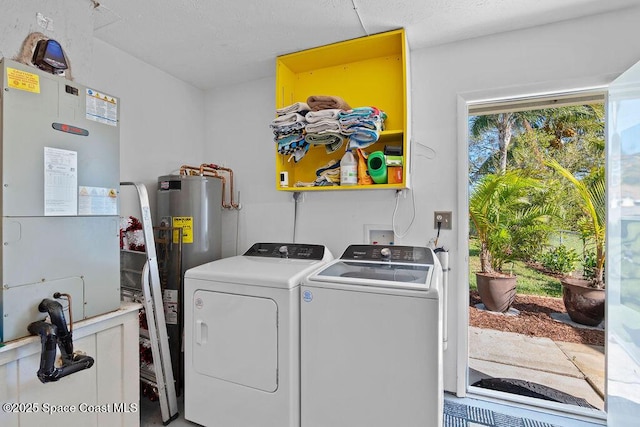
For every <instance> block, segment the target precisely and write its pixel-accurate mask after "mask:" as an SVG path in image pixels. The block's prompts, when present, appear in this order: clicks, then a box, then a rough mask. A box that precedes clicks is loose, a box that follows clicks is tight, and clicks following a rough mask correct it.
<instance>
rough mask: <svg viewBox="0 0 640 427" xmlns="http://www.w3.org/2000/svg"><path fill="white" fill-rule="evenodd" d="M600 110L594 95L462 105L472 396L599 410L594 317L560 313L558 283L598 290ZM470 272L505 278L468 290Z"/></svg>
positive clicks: (599, 354)
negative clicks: (583, 282)
mask: <svg viewBox="0 0 640 427" xmlns="http://www.w3.org/2000/svg"><path fill="white" fill-rule="evenodd" d="M604 110H605V109H604V93H587V94H585V93H580V94H571V95H562V96H556V97H545V98H537V99H523V100H511V101H508V102H499V103H483V104H477V105H473V106H469V117H468V119H469V120H468V124H469V128H468V134H469V146H468V153H469V159H468V163H469V199H468V203H469V204H468V206H469V208H470V226H469V227H470V235H469V358H468V365H467V366H468V385H469V386H470V391H472V392H473V393H474V394H481V395H489V396H491V397H495V398H498V399H504V400H514V401H525V402H526V403H528V404H531V405H534V406H544V405H543V402H553V403H552V404H553V405H557V406H565V405H566V407H567V408H566V409H565V410H567V411H572V410H573V409H575V411H576V412H581V411H587V412H588V411H601V410H603V409H604V397H605V388H604V383H605V372H604V371H605V364H604V360H605V359H604V342H605V334H604V326H603V325H604V319H603V318H602V319H600V320H597V317H595V318H594V319H584V318H582V317H581V315H580V314H579V313H578V314H576V311H575V309H574V308H571V307H570V308H569V310H567V306H566V304H571V302H572V300H573V299H575V298H573V297H571V296H570V294H569V296H568V297H566V298H563V294H565V293H568V292H569V291H565V288H566V287H567V286H563V285H562V284H561V282H567V283H570V282H571V281H572V280H575V281H577V280H578V279H582V278H586V279H587V280H589V281H590V282H592V283H595V284H597V287H598V288H600V287H602V283H601V281H602V280H603V277H604V276H603V269H604V265H603V264H602V263H601V262H600V261H603V260H604V252H603V248H604V224H605V210H606V203H605V194H604V190H605V188H606V185H605V174H604V164H605V125H604V124H605V117H604ZM589 198H591V200H590V201H589V200H588V199H589ZM599 227H600V228H599ZM477 271H484V272H487V273H493V274H492V276H494V277H497V276H510V277H509V279H512V280H511V281H508V280H507V284H499V285H494V284H493V281H492V282H491V284H485V283H481V284H478V282H477V277H476V274H475V273H476V272H477ZM513 276H515V279H514V278H513ZM494 286H497V288H495V287H494ZM496 289H497V290H496ZM596 293H597V292H596ZM602 294H603V300H604V292H603V291H602ZM565 301H566V303H565ZM602 307H603V309H602V315H603V316H604V301H603V302H602ZM591 308H593V307H591ZM592 311H593V310H592ZM595 311H597V309H596V310H595ZM568 313H571V315H569V314H568ZM590 314H592V313H590Z"/></svg>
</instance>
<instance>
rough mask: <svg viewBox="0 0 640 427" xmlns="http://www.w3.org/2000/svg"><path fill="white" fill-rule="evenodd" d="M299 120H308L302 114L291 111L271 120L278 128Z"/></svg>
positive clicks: (272, 125) (274, 126)
mask: <svg viewBox="0 0 640 427" xmlns="http://www.w3.org/2000/svg"><path fill="white" fill-rule="evenodd" d="M297 122H306V120H305V119H304V116H303V115H302V114H298V113H289V114H285V115H284V116H279V117H276V118H275V119H273V121H272V122H271V127H273V128H276V127H278V126H286V125H290V124H292V123H297Z"/></svg>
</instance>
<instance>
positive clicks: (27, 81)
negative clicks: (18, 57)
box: [7, 67, 40, 93]
mask: <svg viewBox="0 0 640 427" xmlns="http://www.w3.org/2000/svg"><path fill="white" fill-rule="evenodd" d="M7 84H8V86H9V87H11V88H14V89H20V90H26V91H27V92H33V93H40V76H39V75H37V74H33V73H29V72H27V71H22V70H17V69H15V68H9V67H7Z"/></svg>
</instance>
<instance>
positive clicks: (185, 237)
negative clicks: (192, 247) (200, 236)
mask: <svg viewBox="0 0 640 427" xmlns="http://www.w3.org/2000/svg"><path fill="white" fill-rule="evenodd" d="M172 224H173V227H174V228H181V229H182V243H193V217H192V216H174V217H173V220H172ZM173 243H180V232H179V230H175V231H174V232H173Z"/></svg>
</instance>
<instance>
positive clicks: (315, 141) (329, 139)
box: [304, 131, 346, 154]
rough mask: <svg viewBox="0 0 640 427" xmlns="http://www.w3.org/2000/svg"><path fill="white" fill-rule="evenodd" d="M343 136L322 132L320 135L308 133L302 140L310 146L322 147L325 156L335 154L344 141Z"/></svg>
mask: <svg viewBox="0 0 640 427" xmlns="http://www.w3.org/2000/svg"><path fill="white" fill-rule="evenodd" d="M345 139H346V138H345V136H344V135H342V134H341V133H340V132H330V131H324V132H321V133H308V134H307V135H306V136H305V138H304V140H305V141H306V142H307V143H309V144H312V145H324V149H325V151H326V152H327V154H331V153H335V152H336V151H337V150H338V149H339V148H340V147H342V144H343V143H344V141H345Z"/></svg>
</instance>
